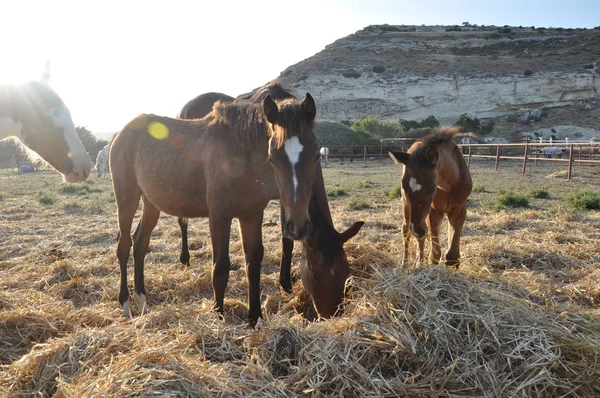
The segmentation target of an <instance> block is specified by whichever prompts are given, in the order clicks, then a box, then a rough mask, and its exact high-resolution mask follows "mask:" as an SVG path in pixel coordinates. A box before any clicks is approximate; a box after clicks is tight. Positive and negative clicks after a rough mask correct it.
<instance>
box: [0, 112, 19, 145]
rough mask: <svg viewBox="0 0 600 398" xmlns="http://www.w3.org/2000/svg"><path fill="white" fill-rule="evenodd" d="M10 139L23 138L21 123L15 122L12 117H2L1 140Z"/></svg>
mask: <svg viewBox="0 0 600 398" xmlns="http://www.w3.org/2000/svg"><path fill="white" fill-rule="evenodd" d="M8 137H17V138H19V139H20V137H21V123H17V122H15V120H14V119H13V118H12V117H8V116H1V117H0V140H3V139H5V138H8Z"/></svg>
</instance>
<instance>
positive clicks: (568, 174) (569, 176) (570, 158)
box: [567, 144, 573, 181]
mask: <svg viewBox="0 0 600 398" xmlns="http://www.w3.org/2000/svg"><path fill="white" fill-rule="evenodd" d="M572 169H573V144H571V147H570V148H569V171H568V172H567V181H571V170H572Z"/></svg>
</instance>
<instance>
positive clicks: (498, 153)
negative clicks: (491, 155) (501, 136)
mask: <svg viewBox="0 0 600 398" xmlns="http://www.w3.org/2000/svg"><path fill="white" fill-rule="evenodd" d="M498 163H500V145H496V170H498Z"/></svg>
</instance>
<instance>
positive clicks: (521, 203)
mask: <svg viewBox="0 0 600 398" xmlns="http://www.w3.org/2000/svg"><path fill="white" fill-rule="evenodd" d="M496 199H497V202H498V204H499V205H500V206H502V207H503V208H506V207H512V208H517V207H529V199H527V196H525V195H520V194H517V193H512V192H509V193H505V194H503V195H500V196H498V197H497V198H496Z"/></svg>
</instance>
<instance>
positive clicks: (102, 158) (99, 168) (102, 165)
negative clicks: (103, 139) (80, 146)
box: [96, 145, 110, 178]
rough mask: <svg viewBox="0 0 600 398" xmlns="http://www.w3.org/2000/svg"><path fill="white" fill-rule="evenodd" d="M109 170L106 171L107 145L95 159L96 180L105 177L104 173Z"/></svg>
mask: <svg viewBox="0 0 600 398" xmlns="http://www.w3.org/2000/svg"><path fill="white" fill-rule="evenodd" d="M109 171H110V170H109V169H108V145H106V146H105V147H104V148H102V150H101V151H100V152H98V156H97V157H96V175H97V176H98V178H100V177H105V176H106V173H108V172H109Z"/></svg>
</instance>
